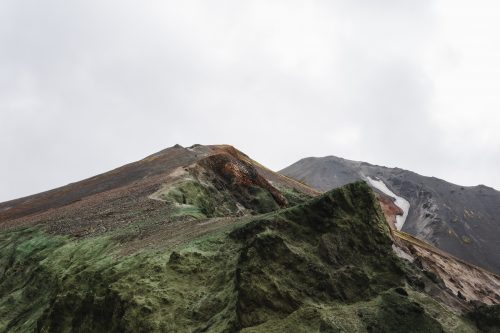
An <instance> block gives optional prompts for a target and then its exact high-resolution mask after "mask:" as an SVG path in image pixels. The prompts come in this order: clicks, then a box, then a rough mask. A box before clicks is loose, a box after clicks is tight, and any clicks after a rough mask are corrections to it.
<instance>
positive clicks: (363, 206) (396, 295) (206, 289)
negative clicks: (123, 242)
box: [0, 183, 498, 332]
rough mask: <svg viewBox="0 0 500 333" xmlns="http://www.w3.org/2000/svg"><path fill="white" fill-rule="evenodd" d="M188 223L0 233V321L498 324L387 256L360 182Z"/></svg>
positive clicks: (64, 328)
mask: <svg viewBox="0 0 500 333" xmlns="http://www.w3.org/2000/svg"><path fill="white" fill-rule="evenodd" d="M199 223H205V222H203V220H200V221H199ZM191 231H192V230H190V231H186V232H185V233H184V234H183V238H182V240H181V241H180V242H179V243H178V244H169V243H168V241H167V240H166V241H167V242H165V243H163V246H161V247H157V248H155V249H142V250H140V251H137V252H135V253H134V254H130V255H123V254H122V253H121V247H120V241H119V240H118V239H119V238H117V237H116V236H117V235H118V234H119V232H118V231H114V232H110V233H108V234H107V235H105V236H91V237H86V238H83V239H80V240H76V239H74V238H72V237H68V236H59V235H51V234H49V233H47V232H46V231H45V230H43V228H42V227H41V226H38V227H30V228H22V229H11V230H9V231H4V232H3V233H2V234H1V235H0V237H1V244H2V247H1V248H0V252H1V254H2V256H1V257H0V258H2V260H1V261H0V269H1V272H2V278H1V280H0V290H1V291H2V292H1V293H0V295H2V296H0V318H1V319H0V330H1V331H38V332H46V331H49V332H68V331H75V332H141V331H148V332H162V331H163V332H164V331H168V332H186V331H196V332H283V331H289V332H457V331H460V332H475V331H476V329H477V328H476V326H475V319H474V318H476V317H480V316H487V317H488V318H490V322H493V324H491V323H490V324H489V325H493V326H491V327H493V328H495V327H496V328H498V326H495V325H497V324H496V323H495V320H497V317H496V316H495V315H493V316H492V315H491V312H492V311H493V312H494V311H496V310H495V308H491V307H488V308H484V310H483V309H482V310H475V311H474V312H471V313H470V314H465V315H462V314H461V313H465V312H466V311H467V310H466V308H467V307H468V304H467V303H465V302H462V303H460V302H461V300H460V299H458V298H456V299H454V300H455V302H457V304H460V305H458V306H455V307H451V306H449V305H446V304H444V303H442V302H440V301H438V300H435V299H434V298H436V296H434V298H433V297H430V296H429V293H428V292H427V291H428V290H433V291H434V294H435V295H437V294H447V295H448V297H449V298H453V297H454V296H453V295H452V294H451V293H448V291H446V290H444V289H440V288H439V287H438V285H437V284H436V283H435V282H433V281H432V279H430V278H428V277H427V276H426V275H425V274H423V273H422V272H421V271H420V270H418V269H416V268H413V267H412V266H411V265H410V264H409V263H408V262H405V261H402V260H400V259H398V258H397V257H396V256H395V255H394V254H393V251H392V249H391V244H392V241H391V239H390V234H389V228H388V226H387V225H386V223H385V220H384V218H383V215H382V214H381V211H380V209H379V207H378V204H377V201H376V199H375V197H374V195H373V194H372V192H371V191H370V189H369V188H368V187H367V186H366V185H365V184H364V183H357V184H352V185H348V186H346V187H344V188H342V189H339V190H335V191H333V192H329V193H326V194H325V195H322V196H321V197H318V198H315V199H311V200H309V201H308V202H306V203H304V204H299V205H297V206H294V207H292V208H288V209H281V210H278V211H276V212H272V213H268V214H265V215H258V216H254V217H243V218H232V219H228V220H227V221H226V222H225V223H223V224H221V225H219V226H218V227H217V228H216V229H214V230H212V231H211V232H209V233H207V234H204V235H200V234H197V233H192V232H191ZM441 298H442V299H446V297H444V296H443V297H441ZM491 318H493V319H491ZM488 327H490V326H488Z"/></svg>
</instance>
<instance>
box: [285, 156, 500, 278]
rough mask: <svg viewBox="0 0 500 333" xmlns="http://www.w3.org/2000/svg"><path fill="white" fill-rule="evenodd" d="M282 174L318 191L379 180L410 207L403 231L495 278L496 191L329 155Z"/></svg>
mask: <svg viewBox="0 0 500 333" xmlns="http://www.w3.org/2000/svg"><path fill="white" fill-rule="evenodd" d="M281 173H282V174H284V175H286V176H289V177H293V178H295V179H297V180H299V181H302V182H304V183H306V184H308V185H311V186H313V187H316V188H318V189H320V190H330V189H333V188H337V187H340V186H343V185H345V184H347V183H350V182H353V181H356V180H361V179H364V178H365V177H372V178H375V177H376V178H379V179H380V180H382V181H383V182H384V183H385V184H386V185H387V186H388V187H389V188H390V189H391V190H392V191H393V192H394V193H396V194H397V195H399V196H401V197H404V198H405V199H406V200H408V201H409V202H410V205H411V207H410V212H409V215H408V218H407V220H406V223H405V224H404V226H403V229H402V231H405V232H407V233H410V234H412V235H414V236H416V237H418V238H420V239H422V240H425V241H427V242H429V243H431V244H433V245H435V246H436V247H438V248H440V249H442V250H444V251H446V252H449V253H450V254H452V255H454V256H456V257H458V258H461V259H463V260H466V261H468V262H471V263H473V264H476V265H478V266H481V267H484V268H486V269H488V270H490V271H492V272H494V273H497V274H500V192H498V191H496V190H494V189H492V188H489V187H486V186H483V185H480V186H475V187H463V186H458V185H455V184H451V183H448V182H446V181H443V180H441V179H438V178H434V177H424V176H421V175H418V174H416V173H414V172H411V171H407V170H402V169H398V168H386V167H381V166H376V165H371V164H368V163H364V162H355V161H349V160H345V159H342V158H338V157H334V156H328V157H323V158H305V159H303V160H300V161H298V162H297V163H295V164H292V165H291V166H289V167H287V168H285V169H283V170H282V171H281Z"/></svg>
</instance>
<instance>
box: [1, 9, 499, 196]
mask: <svg viewBox="0 0 500 333" xmlns="http://www.w3.org/2000/svg"><path fill="white" fill-rule="evenodd" d="M499 6H500V3H499V2H498V1H495V0H489V1H486V0H475V1H472V0H469V1H464V0H418V1H416V0H379V1H372V0H356V1H353V0H337V1H335V0H328V1H327V0H325V1H312V0H304V1H294V0H283V1H272V0H271V1H269V0H266V1H234V0H228V1H219V0H213V1H206V0H201V1H190V0H182V1H164V0H158V1H153V0H141V1H130V0H120V1H107V0H95V1H93V0H82V1H66V0H59V1H55V0H45V1H39V0H31V1H25V0H2V1H0V150H1V155H0V156H1V159H0V161H1V163H0V201H4V200H8V199H13V198H16V197H20V196H24V195H28V194H32V193H35V192H40V191H43V190H47V189H50V188H53V187H56V186H60V185H64V184H66V183H69V182H73V181H78V180H81V179H83V178H86V177H89V176H93V175H95V174H97V173H100V172H104V171H107V170H109V169H112V168H115V167H118V166H120V165H123V164H124V163H128V162H131V161H134V160H137V159H140V158H142V157H145V156H146V155H148V154H151V153H153V152H156V151H158V150H161V149H164V148H166V147H168V146H172V145H174V144H176V143H179V144H181V145H184V146H189V145H191V144H194V143H201V144H213V143H228V144H233V145H235V146H236V147H237V148H239V149H240V150H242V151H244V152H246V153H247V154H249V155H250V156H251V157H253V158H254V159H256V160H258V161H259V162H261V163H263V164H266V165H267V166H269V167H271V168H272V169H275V170H279V169H281V168H284V167H286V166H288V165H289V164H291V163H293V162H295V161H296V160H298V159H300V158H303V157H307V156H325V155H337V156H341V157H344V158H349V159H355V160H363V161H367V162H371V163H375V164H380V165H386V166H399V167H402V168H405V169H410V170H413V171H416V172H418V173H421V174H424V175H429V176H436V177H440V178H443V179H446V180H448V181H451V182H454V183H458V184H461V185H477V184H480V183H482V184H486V185H489V186H492V187H495V188H497V189H500V177H499V172H498V170H499V167H500V90H499V88H500V38H499V37H498V32H499V31H500V20H498V18H499V17H500V7H499Z"/></svg>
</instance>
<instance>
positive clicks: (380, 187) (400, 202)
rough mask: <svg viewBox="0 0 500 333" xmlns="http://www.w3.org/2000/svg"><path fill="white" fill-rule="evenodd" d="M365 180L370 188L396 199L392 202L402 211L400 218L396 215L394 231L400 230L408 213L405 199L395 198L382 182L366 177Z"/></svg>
mask: <svg viewBox="0 0 500 333" xmlns="http://www.w3.org/2000/svg"><path fill="white" fill-rule="evenodd" d="M366 178H367V179H368V182H369V183H370V185H371V186H373V187H375V188H376V189H378V190H380V191H381V192H383V193H384V194H387V195H388V196H390V197H392V198H394V199H396V201H394V204H395V205H396V206H398V207H399V208H401V210H402V211H403V215H402V216H401V215H396V229H398V230H401V228H402V227H403V224H404V223H405V221H406V218H407V217H408V212H409V211H410V203H409V202H408V201H407V200H406V199H405V198H402V197H400V196H397V195H396V194H394V192H392V191H391V190H389V188H388V187H387V185H385V184H384V182H383V181H381V180H378V179H373V178H371V177H366Z"/></svg>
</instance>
